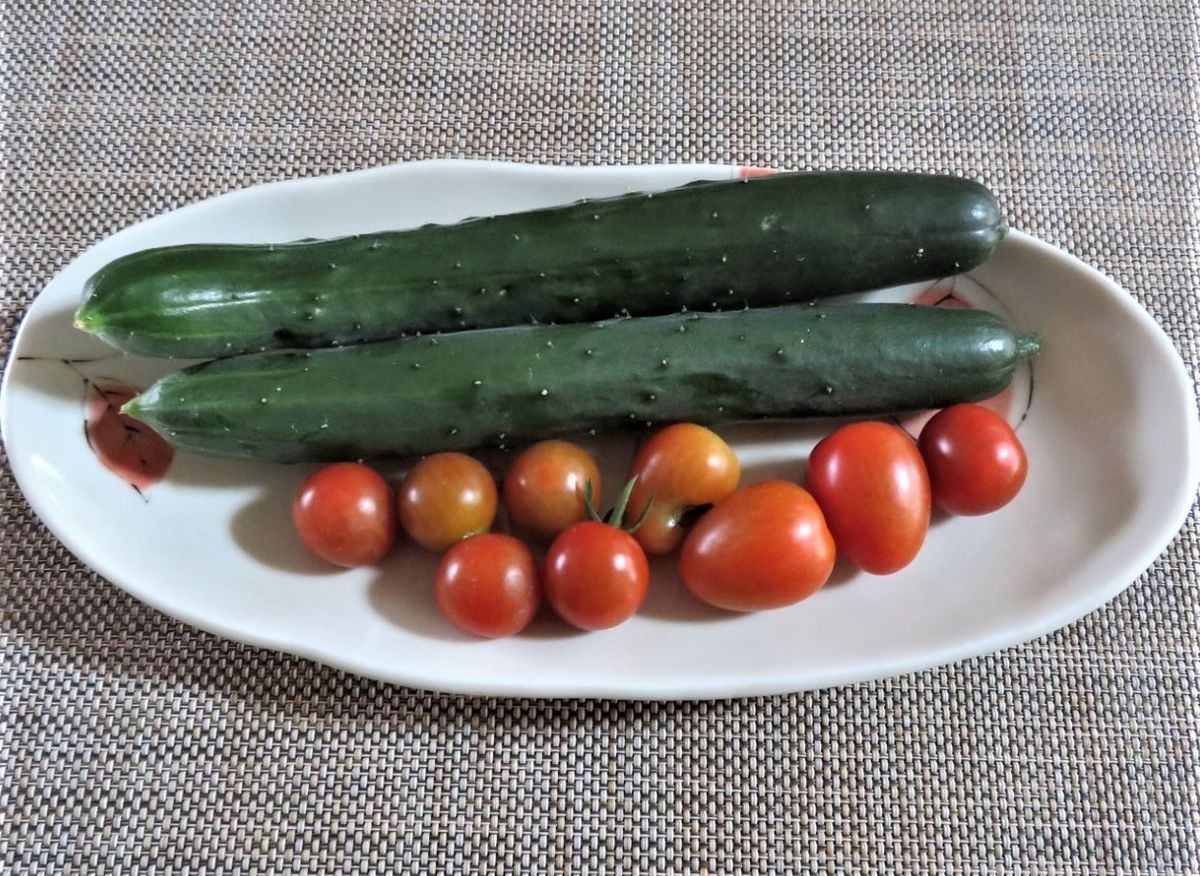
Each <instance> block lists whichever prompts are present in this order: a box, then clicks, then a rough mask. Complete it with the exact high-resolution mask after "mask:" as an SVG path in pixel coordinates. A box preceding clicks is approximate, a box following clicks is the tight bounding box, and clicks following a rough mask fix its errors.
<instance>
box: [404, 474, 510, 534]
mask: <svg viewBox="0 0 1200 876" xmlns="http://www.w3.org/2000/svg"><path fill="white" fill-rule="evenodd" d="M495 517H496V482H495V480H493V478H492V476H491V474H490V473H489V472H488V470H487V469H486V468H484V467H483V463H481V462H479V461H478V460H476V459H472V458H471V457H470V456H467V455H466V454H463V453H435V454H434V455H433V456H429V457H426V458H425V459H423V460H421V461H420V462H418V463H417V464H416V465H415V466H413V468H412V470H411V471H409V473H408V476H407V477H406V478H405V479H404V483H402V484H401V485H400V523H401V524H402V525H403V526H404V531H405V532H407V533H408V535H409V537H410V538H411V539H412V540H413V541H415V542H416V543H417V544H419V545H420V546H421V547H423V548H426V549H427V550H431V551H444V550H445V549H446V548H448V547H450V545H452V544H454V543H455V542H456V541H458V540H460V539H463V538H466V537H467V536H468V535H476V534H478V533H480V532H487V530H488V529H489V528H490V527H491V525H492V521H493V520H494V519H495Z"/></svg>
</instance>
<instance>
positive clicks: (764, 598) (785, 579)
mask: <svg viewBox="0 0 1200 876" xmlns="http://www.w3.org/2000/svg"><path fill="white" fill-rule="evenodd" d="M835 559H836V550H835V548H834V542H833V536H832V535H831V534H830V532H829V528H828V527H827V526H826V525H825V518H824V516H823V515H822V513H821V509H820V507H818V505H817V503H816V501H815V500H814V499H813V497H812V496H811V495H809V493H808V492H807V491H806V490H804V489H803V488H802V487H799V486H797V485H796V484H792V483H788V482H786V481H761V482H759V483H757V484H751V485H750V486H747V487H741V488H740V489H738V490H736V491H735V492H734V493H733V494H731V495H730V496H728V497H727V498H726V499H725V500H724V501H722V502H718V503H717V504H716V505H715V506H713V508H712V509H711V510H710V511H708V513H706V514H705V515H704V516H703V517H701V518H700V520H699V521H697V523H696V525H695V526H693V527H692V529H691V531H690V532H689V533H688V535H687V538H686V539H685V540H684V542H683V549H682V551H681V552H680V556H679V574H680V577H681V578H683V583H684V584H686V585H687V587H688V589H689V590H691V591H692V593H694V594H695V595H696V596H697V597H699V598H700V599H702V600H703V601H705V602H707V603H709V604H711V605H715V606H717V607H718V608H725V609H729V610H730V611H761V610H764V609H771V608H782V607H783V606H785V605H792V604H793V603H796V602H799V601H800V600H802V599H804V598H806V597H808V596H811V595H812V594H813V593H815V592H816V591H817V590H819V589H820V588H821V587H822V586H823V585H824V584H825V582H826V581H828V580H829V575H830V573H832V572H833V564H834V560H835Z"/></svg>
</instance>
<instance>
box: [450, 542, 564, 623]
mask: <svg viewBox="0 0 1200 876" xmlns="http://www.w3.org/2000/svg"><path fill="white" fill-rule="evenodd" d="M538 579H539V576H538V570H537V565H536V564H535V563H534V561H533V556H532V555H531V554H530V553H529V548H527V547H525V545H523V544H522V543H521V542H519V541H517V540H516V539H515V538H513V537H512V536H509V535H500V534H498V533H485V534H484V535H474V536H471V537H469V538H466V539H463V540H462V541H460V542H458V543H456V544H455V545H454V546H453V547H451V548H450V550H448V551H446V555H445V556H444V557H442V563H441V565H440V566H439V567H438V571H437V578H436V580H435V582H434V596H435V597H436V599H437V604H438V607H439V608H440V609H441V610H442V614H444V615H445V616H446V617H447V619H449V621H450V622H451V623H453V624H454V625H455V626H457V627H459V628H461V629H464V630H466V631H467V632H469V633H474V634H475V635H477V636H485V637H487V638H493V639H494V638H498V637H500V636H511V635H513V634H514V633H519V632H520V631H521V630H523V629H525V627H526V626H527V625H528V624H529V622H530V621H531V620H532V619H533V616H534V615H535V614H537V610H538V605H539V604H540V603H541V599H542V591H541V583H540V582H539V580H538Z"/></svg>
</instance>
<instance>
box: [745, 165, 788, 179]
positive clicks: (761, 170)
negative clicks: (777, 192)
mask: <svg viewBox="0 0 1200 876" xmlns="http://www.w3.org/2000/svg"><path fill="white" fill-rule="evenodd" d="M773 173H779V171H777V170H775V169H774V168H771V167H745V166H743V167H739V168H738V174H739V175H740V176H741V177H742V179H750V178H751V177H755V176H770V175H771V174H773Z"/></svg>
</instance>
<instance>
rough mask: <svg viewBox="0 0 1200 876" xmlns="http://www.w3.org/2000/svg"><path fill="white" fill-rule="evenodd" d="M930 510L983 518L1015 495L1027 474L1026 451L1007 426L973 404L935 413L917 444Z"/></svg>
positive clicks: (995, 416) (998, 417) (987, 411)
mask: <svg viewBox="0 0 1200 876" xmlns="http://www.w3.org/2000/svg"><path fill="white" fill-rule="evenodd" d="M917 446H918V448H919V449H920V451H921V456H922V457H923V458H924V459H925V466H926V468H928V470H929V484H930V488H931V489H932V492H933V504H934V505H936V506H937V507H938V508H941V509H942V510H943V511H946V512H948V513H950V514H963V515H972V514H987V513H989V512H992V511H995V510H997V509H999V508H1003V507H1004V506H1005V505H1007V504H1008V503H1009V502H1011V501H1012V500H1013V498H1014V497H1015V496H1016V495H1017V493H1018V492H1020V490H1021V487H1022V486H1023V485H1024V483H1025V476H1026V474H1027V473H1028V469H1029V462H1028V460H1027V458H1026V456H1025V448H1024V447H1022V446H1021V441H1020V439H1019V438H1017V435H1016V433H1015V432H1013V430H1012V427H1011V426H1009V425H1008V421H1007V420H1005V419H1004V418H1003V417H1001V416H1000V415H999V414H997V413H995V412H993V411H991V410H989V409H987V408H985V407H983V406H981V405H972V404H961V405H952V406H951V407H948V408H946V409H945V410H942V411H938V412H937V413H936V414H934V415H933V418H932V419H930V420H929V422H928V423H926V424H925V428H924V429H922V430H921V437H920V439H919V440H918V442H917Z"/></svg>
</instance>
